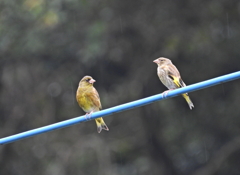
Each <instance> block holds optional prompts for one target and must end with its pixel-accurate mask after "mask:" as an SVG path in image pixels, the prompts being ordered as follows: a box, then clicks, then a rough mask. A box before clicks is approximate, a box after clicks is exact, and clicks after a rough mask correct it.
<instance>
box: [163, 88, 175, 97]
mask: <svg viewBox="0 0 240 175" xmlns="http://www.w3.org/2000/svg"><path fill="white" fill-rule="evenodd" d="M172 90H173V89H169V90H167V91H164V92H163V93H162V98H163V99H165V98H167V95H168V93H169V91H172Z"/></svg>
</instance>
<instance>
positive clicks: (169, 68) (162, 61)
mask: <svg viewBox="0 0 240 175" xmlns="http://www.w3.org/2000/svg"><path fill="white" fill-rule="evenodd" d="M153 62H154V63H156V64H157V65H158V68H157V74H158V77H159V79H160V81H161V82H162V83H163V84H164V85H165V86H166V87H167V88H168V89H169V90H173V89H177V88H181V87H184V86H186V84H185V83H184V82H183V80H182V78H181V76H180V73H179V71H178V69H177V68H176V67H175V66H174V65H173V64H172V61H171V60H170V59H168V58H164V57H160V58H158V59H156V60H154V61H153ZM169 90H168V91H169ZM168 91H165V92H164V93H166V92H168ZM182 96H183V97H184V98H185V100H186V101H187V103H188V106H189V108H190V109H192V108H194V105H193V102H192V101H191V99H190V97H189V96H188V94H187V93H186V94H182Z"/></svg>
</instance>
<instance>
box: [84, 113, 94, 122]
mask: <svg viewBox="0 0 240 175" xmlns="http://www.w3.org/2000/svg"><path fill="white" fill-rule="evenodd" d="M92 113H93V112H90V113H86V115H85V119H86V120H87V121H88V120H91V118H92Z"/></svg>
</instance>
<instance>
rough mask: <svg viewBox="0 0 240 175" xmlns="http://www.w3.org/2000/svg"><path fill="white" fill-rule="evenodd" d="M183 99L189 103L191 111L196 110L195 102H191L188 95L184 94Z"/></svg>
mask: <svg viewBox="0 0 240 175" xmlns="http://www.w3.org/2000/svg"><path fill="white" fill-rule="evenodd" d="M182 96H183V98H185V100H186V101H187V103H188V106H189V108H190V109H192V108H194V105H193V102H192V101H191V99H190V97H189V96H188V94H182Z"/></svg>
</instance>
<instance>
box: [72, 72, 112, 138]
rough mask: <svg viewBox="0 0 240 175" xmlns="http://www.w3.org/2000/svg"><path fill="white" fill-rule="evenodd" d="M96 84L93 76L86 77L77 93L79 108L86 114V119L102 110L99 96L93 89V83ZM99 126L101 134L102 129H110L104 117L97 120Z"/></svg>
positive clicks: (98, 129) (80, 83)
mask: <svg viewBox="0 0 240 175" xmlns="http://www.w3.org/2000/svg"><path fill="white" fill-rule="evenodd" d="M94 82H96V81H95V80H94V79H93V78H92V77H91V76H85V77H83V78H82V79H81V81H80V82H79V86H78V89H77V93H76V99H77V102H78V104H79V106H80V107H81V108H82V109H83V110H84V111H85V112H86V117H88V116H89V115H91V114H92V113H93V112H97V111H99V110H101V109H102V105H101V102H100V98H99V94H98V92H97V90H96V89H95V88H94V87H93V83H94ZM95 121H96V124H97V131H98V133H100V132H101V131H102V129H104V130H106V131H108V130H109V129H108V127H107V125H106V124H105V122H104V120H103V118H102V117H100V118H97V119H95Z"/></svg>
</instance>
